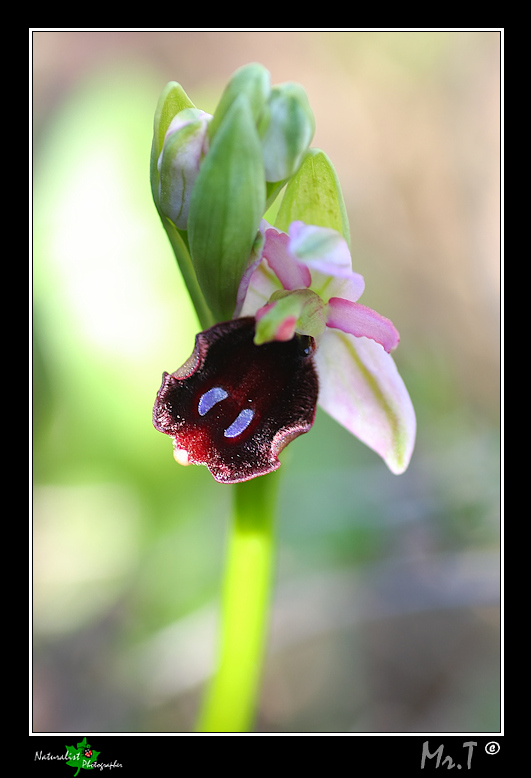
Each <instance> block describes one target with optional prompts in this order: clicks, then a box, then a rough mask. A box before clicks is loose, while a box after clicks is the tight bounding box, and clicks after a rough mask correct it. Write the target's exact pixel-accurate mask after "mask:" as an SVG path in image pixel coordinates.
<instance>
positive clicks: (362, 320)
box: [326, 297, 400, 353]
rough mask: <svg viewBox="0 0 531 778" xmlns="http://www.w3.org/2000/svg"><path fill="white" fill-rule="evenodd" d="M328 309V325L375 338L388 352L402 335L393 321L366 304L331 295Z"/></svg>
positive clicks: (357, 334) (359, 335)
mask: <svg viewBox="0 0 531 778" xmlns="http://www.w3.org/2000/svg"><path fill="white" fill-rule="evenodd" d="M327 311H328V312H327V317H326V325H327V327H334V328H335V329H338V330H342V331H343V332H348V333H349V334H350V335H355V336H356V337H357V338H361V337H366V338H370V339H371V340H375V341H376V342H377V343H380V344H381V345H382V346H383V347H384V349H385V350H386V351H387V352H388V353H389V352H390V351H392V350H393V349H394V348H396V347H397V346H398V343H399V341H400V335H399V334H398V330H397V329H396V327H395V325H394V324H393V322H392V321H390V320H389V319H386V318H385V316H381V315H380V314H379V313H376V311H373V310H372V308H367V306H366V305H360V303H353V302H351V301H350V300H343V299H342V298H341V297H331V298H330V300H329V301H328V308H327Z"/></svg>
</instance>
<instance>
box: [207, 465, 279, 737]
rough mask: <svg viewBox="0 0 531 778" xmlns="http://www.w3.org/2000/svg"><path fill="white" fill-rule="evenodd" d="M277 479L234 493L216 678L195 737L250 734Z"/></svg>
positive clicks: (247, 484) (272, 475) (272, 546)
mask: <svg viewBox="0 0 531 778" xmlns="http://www.w3.org/2000/svg"><path fill="white" fill-rule="evenodd" d="M278 478H279V476H278V474H277V473H270V474H269V475H266V476H261V477H259V478H255V479H253V480H251V481H246V482H244V483H241V484H236V485H235V486H234V487H233V490H234V516H233V522H232V526H231V531H230V537H229V543H228V553H227V563H226V570H225V581H224V588H223V602H222V614H221V634H220V647H219V655H218V667H217V671H216V675H215V677H214V679H213V681H212V684H211V687H210V689H209V691H208V694H207V696H206V700H205V704H204V706H203V710H202V712H201V715H200V717H199V721H198V726H197V731H199V732H248V731H249V730H250V729H251V728H252V726H253V720H254V715H255V710H256V703H257V698H258V692H259V686H260V681H261V676H262V663H263V657H264V648H265V638H266V632H267V625H268V616H269V605H270V599H271V581H272V572H273V561H274V551H275V540H274V523H275V522H274V516H275V506H276V495H277V486H278Z"/></svg>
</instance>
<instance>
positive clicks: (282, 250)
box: [263, 229, 312, 291]
mask: <svg viewBox="0 0 531 778" xmlns="http://www.w3.org/2000/svg"><path fill="white" fill-rule="evenodd" d="M265 238H266V241H265V246H264V251H263V256H264V257H265V258H266V259H267V261H268V262H269V265H270V267H271V269H272V270H273V271H274V272H275V273H276V275H277V277H278V278H279V280H280V282H281V284H282V286H283V287H284V289H289V290H290V291H291V290H292V289H306V288H307V287H309V286H310V284H311V282H312V277H311V275H310V271H309V270H308V268H307V267H306V265H304V264H303V263H302V262H297V261H296V260H295V259H294V258H293V257H292V256H291V255H290V254H289V252H288V244H289V237H288V235H286V233H285V232H277V231H276V230H275V229H270V230H267V231H266V233H265Z"/></svg>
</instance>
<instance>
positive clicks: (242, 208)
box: [188, 94, 265, 321]
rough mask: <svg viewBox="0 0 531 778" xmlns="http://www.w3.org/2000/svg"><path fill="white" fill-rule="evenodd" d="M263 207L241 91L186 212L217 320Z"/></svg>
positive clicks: (257, 149)
mask: <svg viewBox="0 0 531 778" xmlns="http://www.w3.org/2000/svg"><path fill="white" fill-rule="evenodd" d="M264 210H265V180H264V165H263V161H262V149H261V146H260V141H259V138H258V134H257V131H256V127H255V124H254V120H253V115H252V111H251V107H250V105H249V100H248V98H247V96H246V95H245V94H241V95H239V96H238V97H237V98H236V100H234V102H233V103H232V105H231V107H230V108H229V110H228V112H227V114H226V115H225V118H224V120H223V122H222V124H221V125H220V128H219V130H218V132H217V134H216V136H215V138H214V140H213V142H212V146H211V147H210V150H209V152H208V154H207V155H206V157H205V159H204V161H203V163H202V165H201V169H200V171H199V175H198V177H197V180H196V183H195V186H194V190H193V193H192V198H191V202H190V211H189V216H188V236H189V242H190V252H191V256H192V261H193V264H194V268H195V271H196V274H197V279H198V281H199V284H200V286H201V289H202V291H203V294H204V296H205V298H206V301H207V304H208V305H209V307H210V309H211V310H212V312H213V313H214V315H215V317H216V319H217V320H218V321H224V320H226V319H230V318H231V317H232V315H233V312H234V308H235V305H236V295H237V291H238V286H239V283H240V279H241V277H242V274H243V272H244V270H245V268H246V266H247V262H248V259H249V256H250V253H251V250H252V247H253V244H254V241H255V238H256V233H257V231H258V228H259V225H260V219H261V218H262V215H263V213H264Z"/></svg>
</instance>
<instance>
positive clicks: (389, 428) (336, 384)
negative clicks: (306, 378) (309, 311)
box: [315, 329, 416, 474]
mask: <svg viewBox="0 0 531 778" xmlns="http://www.w3.org/2000/svg"><path fill="white" fill-rule="evenodd" d="M315 364H316V367H317V371H318V374H319V405H320V406H321V407H322V408H323V409H324V410H325V411H326V412H327V413H328V414H330V416H332V417H333V418H334V419H336V421H338V422H339V423H340V424H342V425H343V426H344V427H345V428H346V429H347V430H349V432H351V433H352V434H353V435H356V437H358V438H359V439H360V440H361V441H363V443H365V444H366V445H367V446H369V447H370V448H372V449H373V450H374V451H376V452H377V453H378V454H379V455H380V456H381V457H382V458H383V459H384V460H385V462H386V464H387V466H388V467H389V469H390V470H391V471H392V472H393V473H396V474H398V473H403V472H404V470H405V469H406V468H407V466H408V464H409V461H410V459H411V454H412V452H413V447H414V444H415V433H416V420H415V411H414V409H413V405H412V403H411V399H410V397H409V394H408V392H407V389H406V387H405V385H404V382H403V381H402V378H401V377H400V375H399V373H398V370H397V368H396V365H395V363H394V361H393V358H392V357H391V356H390V355H389V354H387V353H386V352H385V351H384V350H383V348H381V347H380V346H379V345H378V344H377V343H375V342H374V341H373V340H368V339H367V338H357V337H353V336H352V335H347V334H346V333H344V332H341V331H340V330H337V329H328V330H326V331H325V333H324V334H323V336H322V338H321V341H320V344H319V347H318V349H317V351H316V353H315Z"/></svg>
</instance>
